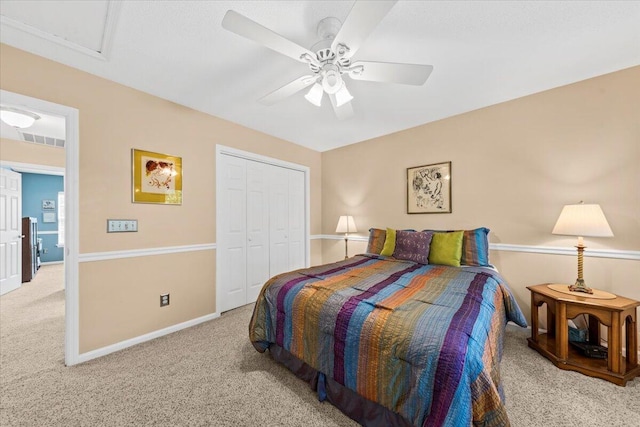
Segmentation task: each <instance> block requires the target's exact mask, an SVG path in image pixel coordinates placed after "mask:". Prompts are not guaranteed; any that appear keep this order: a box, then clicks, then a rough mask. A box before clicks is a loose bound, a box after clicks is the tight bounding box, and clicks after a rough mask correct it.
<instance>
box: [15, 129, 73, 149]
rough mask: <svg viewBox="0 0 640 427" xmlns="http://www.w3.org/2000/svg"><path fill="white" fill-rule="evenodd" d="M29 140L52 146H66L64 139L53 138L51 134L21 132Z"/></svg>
mask: <svg viewBox="0 0 640 427" xmlns="http://www.w3.org/2000/svg"><path fill="white" fill-rule="evenodd" d="M20 133H21V134H22V137H23V138H24V140H25V141H27V142H35V143H36V144H42V145H48V146H50V147H59V148H64V139H58V138H52V137H50V136H44V135H36V134H33V133H27V132H20Z"/></svg>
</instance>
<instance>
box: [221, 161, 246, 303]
mask: <svg viewBox="0 0 640 427" xmlns="http://www.w3.org/2000/svg"><path fill="white" fill-rule="evenodd" d="M223 157H224V159H223V161H222V162H221V164H220V167H221V169H222V170H221V172H222V173H221V175H220V176H221V178H222V182H221V185H220V186H219V187H218V188H220V190H221V193H222V194H221V195H220V197H218V203H222V204H223V205H224V207H223V208H221V209H218V212H219V213H220V215H219V217H218V219H217V221H220V228H219V230H221V233H222V234H223V235H222V236H220V242H221V243H223V244H222V245H221V247H220V248H218V250H219V251H221V252H220V258H221V259H220V260H221V264H220V265H219V266H218V268H220V273H221V275H220V280H221V283H218V286H222V289H223V298H222V301H221V304H220V305H219V309H220V311H227V310H231V309H232V308H235V307H240V306H241V305H245V304H246V303H247V302H246V301H247V252H246V251H247V213H246V212H247V178H246V170H247V161H246V160H244V159H241V158H238V157H233V156H223Z"/></svg>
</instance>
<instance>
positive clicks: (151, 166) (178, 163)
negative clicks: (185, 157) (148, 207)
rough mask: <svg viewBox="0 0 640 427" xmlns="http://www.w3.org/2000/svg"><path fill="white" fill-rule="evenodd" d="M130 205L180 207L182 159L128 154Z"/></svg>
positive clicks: (134, 152) (155, 154)
mask: <svg viewBox="0 0 640 427" xmlns="http://www.w3.org/2000/svg"><path fill="white" fill-rule="evenodd" d="M131 163H132V173H133V179H132V181H133V191H132V199H133V200H132V201H133V203H157V204H162V205H181V204H182V158H181V157H176V156H170V155H167V154H161V153H154V152H151V151H144V150H138V149H135V148H134V149H132V150H131Z"/></svg>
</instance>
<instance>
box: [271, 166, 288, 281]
mask: <svg viewBox="0 0 640 427" xmlns="http://www.w3.org/2000/svg"><path fill="white" fill-rule="evenodd" d="M271 169H272V170H271V174H270V177H271V180H270V182H269V272H270V273H271V275H272V276H275V275H276V274H280V273H284V272H285V271H289V270H290V269H289V169H285V168H279V167H273V168H271Z"/></svg>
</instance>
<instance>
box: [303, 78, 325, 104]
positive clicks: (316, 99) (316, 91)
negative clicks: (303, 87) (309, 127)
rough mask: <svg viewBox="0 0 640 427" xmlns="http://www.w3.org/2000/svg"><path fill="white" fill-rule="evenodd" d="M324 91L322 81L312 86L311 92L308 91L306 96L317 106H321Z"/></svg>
mask: <svg viewBox="0 0 640 427" xmlns="http://www.w3.org/2000/svg"><path fill="white" fill-rule="evenodd" d="M323 93H324V91H323V89H322V86H321V85H320V83H316V84H314V85H313V86H311V89H309V92H307V94H306V95H305V96H304V97H305V98H306V100H307V101H309V102H310V103H312V104H313V105H315V106H316V107H319V106H320V104H321V103H322V94H323Z"/></svg>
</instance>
